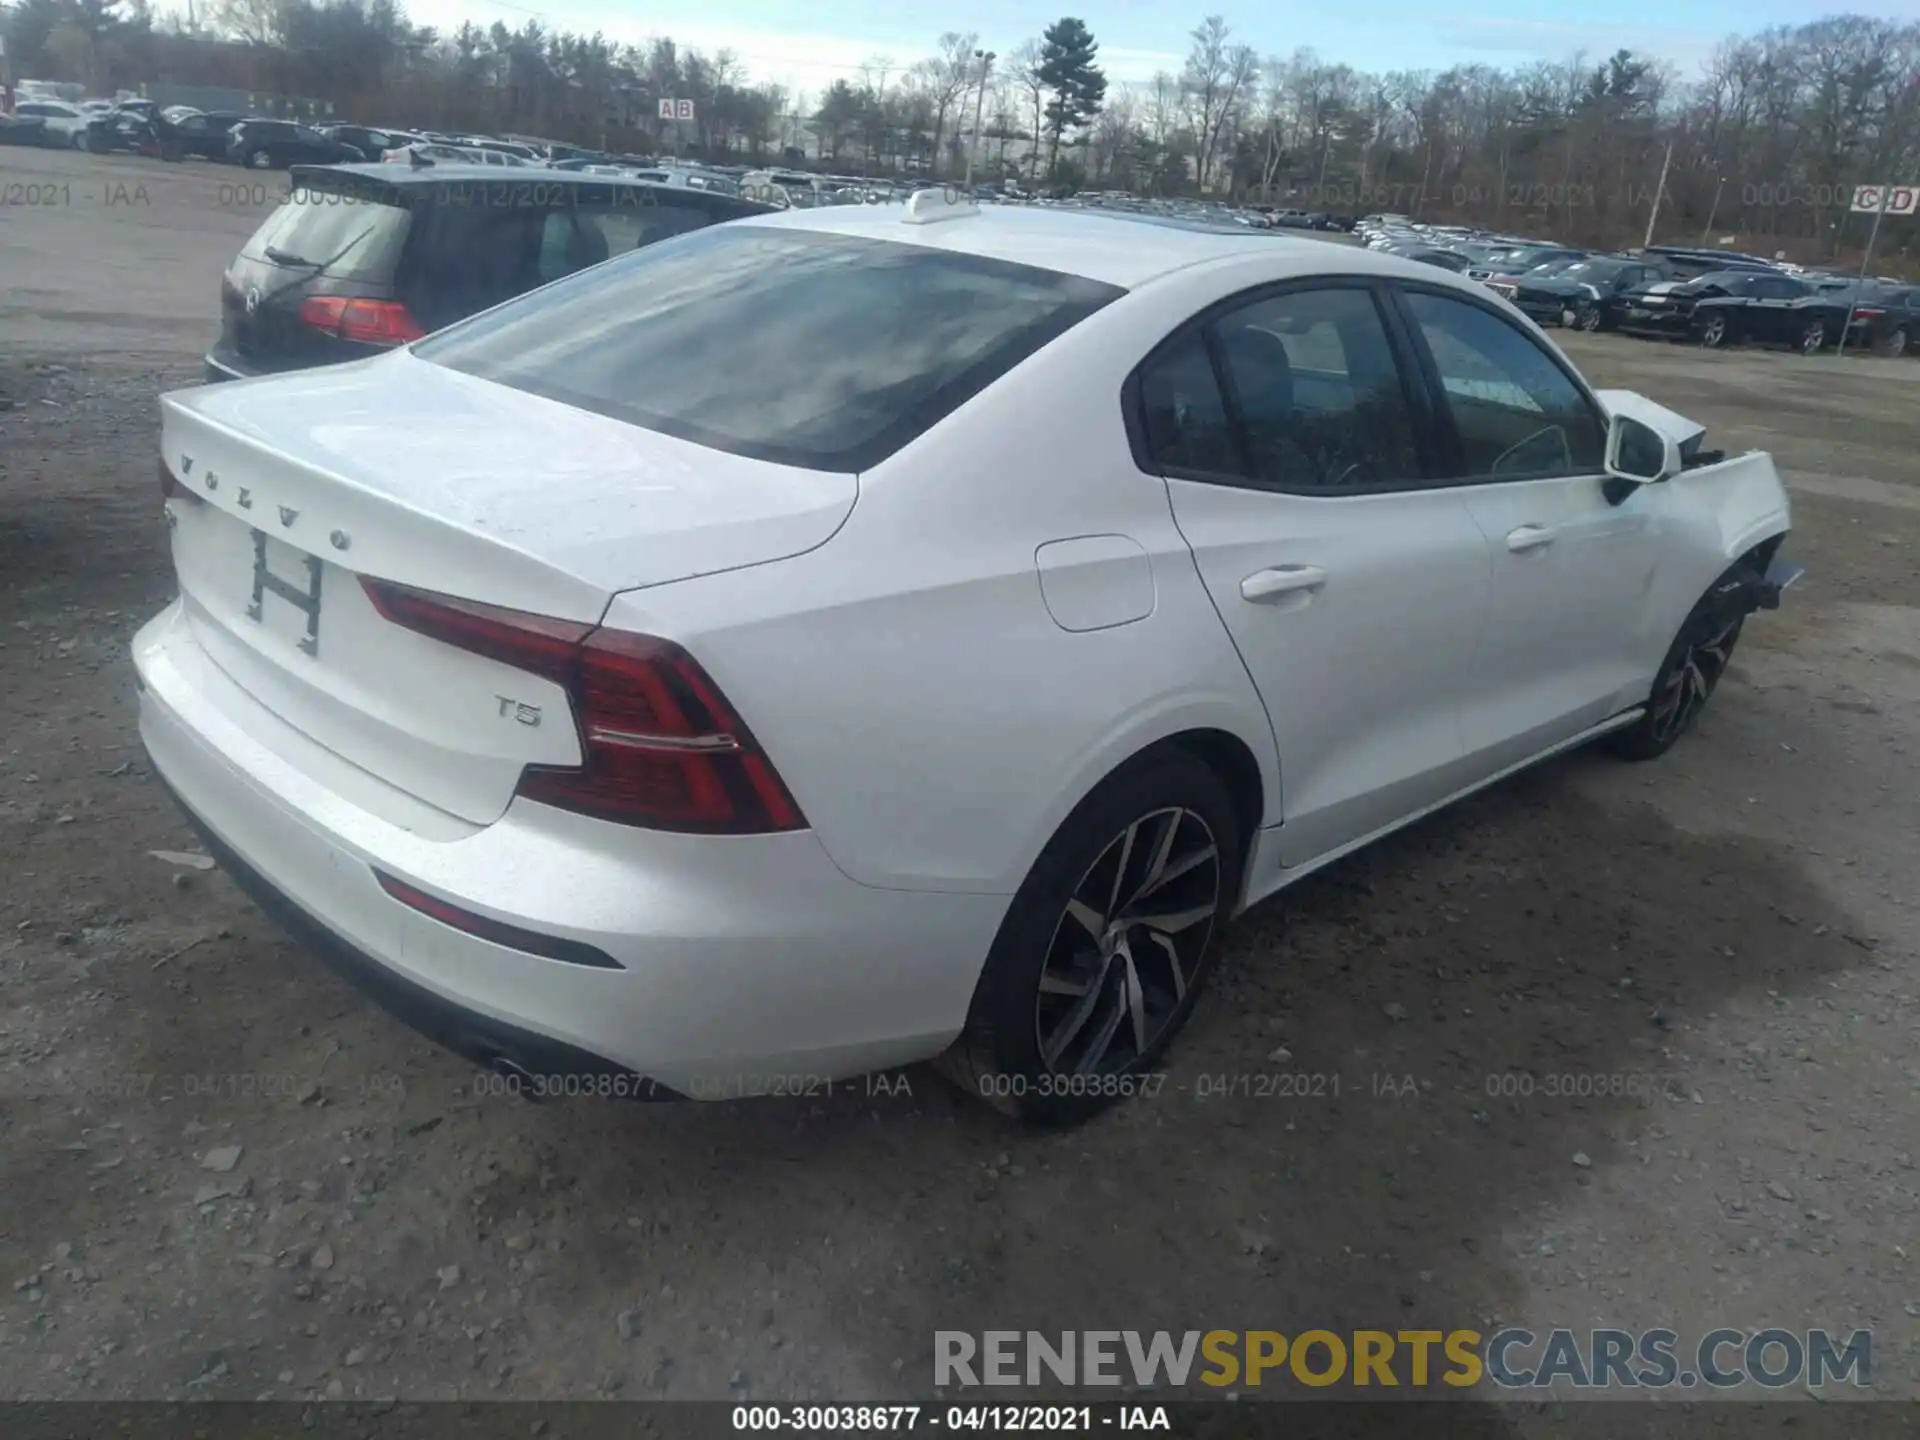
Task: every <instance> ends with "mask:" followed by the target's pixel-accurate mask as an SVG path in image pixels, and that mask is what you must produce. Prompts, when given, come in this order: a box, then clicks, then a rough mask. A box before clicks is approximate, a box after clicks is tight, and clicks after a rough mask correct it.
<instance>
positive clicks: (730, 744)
mask: <svg viewBox="0 0 1920 1440" xmlns="http://www.w3.org/2000/svg"><path fill="white" fill-rule="evenodd" d="M361 584H362V586H363V587H364V588H365V589H366V592H367V595H368V598H369V599H371V600H372V602H373V605H374V608H375V609H376V610H378V611H379V612H380V614H381V615H383V616H385V617H386V618H387V619H388V620H390V621H392V622H393V623H394V624H396V625H402V626H405V627H406V628H407V629H409V630H412V631H415V632H416V633H418V634H421V635H426V636H429V637H431V638H432V639H435V640H439V641H441V642H442V643H444V644H448V645H452V646H454V647H456V648H458V649H461V650H465V651H467V652H468V653H470V654H475V655H484V656H487V657H488V658H490V659H494V660H498V661H500V662H501V663H502V664H505V665H511V666H513V667H514V668H516V669H519V670H526V671H530V672H532V673H534V674H537V675H543V676H545V677H546V678H548V679H550V680H553V681H555V682H556V683H558V684H560V685H562V686H564V687H565V688H566V691H567V695H568V697H569V699H570V700H571V701H572V704H573V713H574V721H575V723H576V725H577V726H578V728H579V731H580V746H581V752H582V754H583V756H584V760H583V762H582V763H581V764H580V765H577V766H547V765H530V766H528V767H527V769H526V770H525V771H524V772H523V773H522V775H521V777H520V785H519V788H518V790H517V792H516V793H518V794H519V795H521V796H524V797H525V798H527V799H529V800H537V801H540V802H541V803H542V804H546V805H553V806H557V807H558V808H560V809H563V810H571V811H574V812H576V813H578V814H583V815H592V816H595V817H596V818H598V819H602V820H610V821H614V822H615V823H618V824H623V825H638V826H642V827H645V828H647V829H652V830H677V831H686V832H692V833H697V834H712V835H749V834H767V833H771V832H776V831H784V830H802V829H805V828H806V820H805V818H804V817H803V816H802V815H801V813H800V807H799V806H798V805H796V804H795V803H794V800H793V796H792V795H791V794H790V793H788V790H787V787H786V784H785V783H784V782H783V781H782V780H781V779H780V776H779V774H778V772H776V771H775V769H774V767H773V763H772V762H771V761H770V760H769V759H768V758H767V756H766V753H765V752H764V751H763V750H762V749H761V748H760V745H759V743H758V742H757V741H756V740H755V739H754V738H753V735H752V733H751V732H750V731H749V730H748V729H747V726H746V723H745V722H744V721H743V720H741V718H740V717H739V715H738V714H736V713H735V711H734V709H733V707H732V705H731V704H729V703H728V701H727V699H726V697H725V696H724V695H722V694H721V693H720V688H719V686H717V685H715V684H714V682H713V679H712V677H711V676H709V675H708V674H707V673H706V671H705V670H703V669H702V668H701V667H700V665H699V663H698V662H697V661H696V660H695V659H694V658H693V657H692V656H691V655H689V654H688V653H687V652H686V651H685V650H683V649H681V648H680V647H679V646H678V645H675V644H674V643H673V642H672V641H670V640H661V639H658V638H656V637H655V636H652V635H636V634H631V633H628V632H625V631H618V630H605V629H601V628H598V627H596V626H592V625H585V624H580V623H577V622H573V621H566V620H553V619H549V618H547V617H545V616H540V615H529V614H526V613H524V612H521V611H517V610H504V609H501V608H499V607H497V606H492V605H482V604H480V603H478V602H475V601H469V600H460V599H455V598H454V597H452V596H447V595H434V594H429V593H427V592H425V591H421V590H415V589H412V588H410V587H408V586H404V585H396V584H393V583H392V582H390V581H385V580H374V579H369V578H366V577H364V576H363V577H362V579H361Z"/></svg>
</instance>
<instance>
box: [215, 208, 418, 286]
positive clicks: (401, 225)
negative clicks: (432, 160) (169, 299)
mask: <svg viewBox="0 0 1920 1440" xmlns="http://www.w3.org/2000/svg"><path fill="white" fill-rule="evenodd" d="M412 224H413V217H412V214H411V213H410V212H409V211H408V210H407V209H405V208H404V207H402V206H400V205H398V204H394V203H389V202H386V201H382V200H377V199H374V198H372V197H371V196H365V195H358V194H354V193H352V192H350V191H340V190H330V189H325V188H315V187H314V186H312V185H311V184H303V185H301V186H299V187H297V188H295V189H294V191H293V192H292V195H291V197H290V198H289V199H288V201H287V202H286V203H285V204H282V205H280V206H278V207H277V208H276V209H275V210H274V212H273V213H272V214H271V215H269V216H268V217H267V218H266V221H265V222H264V223H263V224H262V225H261V226H260V228H259V229H258V230H256V231H254V232H253V238H252V239H251V240H249V241H248V242H247V248H246V249H245V251H244V252H242V253H243V254H245V255H246V257H247V258H248V259H251V260H264V261H265V262H267V263H268V264H270V265H278V266H281V267H283V268H287V269H294V270H312V271H314V272H315V273H324V274H326V275H328V276H332V277H334V278H337V279H342V280H371V281H386V280H390V279H391V278H392V277H393V273H394V267H395V265H396V264H397V263H398V261H399V257H400V252H401V250H402V249H403V248H404V247H405V245H406V243H407V234H408V231H409V230H410V229H411V228H412Z"/></svg>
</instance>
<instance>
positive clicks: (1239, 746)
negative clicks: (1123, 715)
mask: <svg viewBox="0 0 1920 1440" xmlns="http://www.w3.org/2000/svg"><path fill="white" fill-rule="evenodd" d="M1266 738H1267V746H1268V751H1269V753H1271V749H1272V740H1271V736H1268V737H1266ZM1123 748H1124V747H1123ZM1169 752H1182V753H1185V754H1187V755H1190V756H1192V757H1193V758H1194V759H1196V760H1198V761H1199V762H1200V763H1201V764H1203V765H1205V766H1207V768H1208V769H1210V770H1212V771H1213V772H1214V774H1216V775H1217V776H1219V777H1220V781H1221V783H1222V784H1223V785H1224V786H1225V787H1226V791H1227V794H1228V796H1229V798H1230V799H1231V801H1232V803H1233V810H1234V821H1235V823H1236V824H1238V825H1239V827H1240V834H1239V836H1238V837H1237V838H1238V840H1239V844H1240V853H1239V855H1238V856H1237V857H1235V868H1236V870H1237V871H1238V873H1239V880H1238V882H1237V883H1238V888H1237V892H1236V897H1235V904H1236V907H1237V905H1238V903H1239V898H1240V896H1243V895H1244V894H1245V890H1246V876H1247V868H1248V866H1249V865H1250V864H1251V863H1252V860H1253V854H1254V841H1255V839H1256V837H1257V836H1258V835H1259V833H1260V831H1261V829H1262V828H1263V827H1264V825H1265V822H1266V815H1267V797H1268V794H1269V787H1270V784H1272V783H1273V782H1275V781H1277V779H1278V776H1277V773H1276V774H1275V776H1274V777H1272V780H1270V778H1269V776H1268V775H1267V774H1266V773H1265V771H1263V769H1262V767H1261V764H1260V759H1259V755H1258V753H1257V752H1256V750H1255V748H1254V746H1253V744H1252V743H1250V742H1249V741H1248V739H1247V737H1246V736H1245V735H1242V734H1240V733H1238V732H1237V731H1236V730H1233V729H1229V728H1227V727H1226V726H1225V725H1223V724H1220V723H1206V722H1196V723H1193V724H1189V725H1187V726H1184V727H1181V728H1169V729H1168V730H1166V731H1165V733H1162V734H1160V735H1158V736H1156V737H1154V738H1152V739H1146V738H1144V737H1136V738H1135V740H1134V741H1133V742H1132V748H1131V749H1128V750H1125V753H1121V754H1119V755H1118V758H1114V757H1113V756H1112V755H1109V756H1108V757H1107V758H1106V760H1105V763H1103V764H1100V765H1096V766H1091V767H1089V769H1088V771H1087V772H1086V773H1085V774H1084V775H1083V776H1082V777H1081V779H1080V783H1079V784H1078V785H1077V786H1075V787H1074V790H1073V791H1072V792H1071V795H1072V798H1071V800H1070V802H1069V803H1068V804H1067V805H1066V806H1065V808H1064V809H1063V810H1062V811H1061V812H1060V813H1059V814H1058V815H1057V816H1055V817H1053V819H1052V823H1051V824H1049V825H1048V826H1047V827H1046V832H1045V834H1043V835H1042V836H1041V837H1040V838H1039V842H1038V844H1036V845H1034V846H1033V847H1031V849H1032V854H1031V855H1029V856H1028V857H1027V871H1028V873H1031V871H1032V867H1033V865H1034V863H1036V862H1037V861H1038V859H1039V857H1040V855H1041V854H1042V853H1043V852H1044V851H1045V850H1046V848H1047V846H1048V845H1050V844H1052V843H1053V839H1054V837H1055V836H1056V835H1058V834H1059V833H1060V832H1061V830H1062V829H1064V828H1065V827H1066V826H1067V825H1068V824H1069V823H1070V822H1071V821H1072V819H1073V817H1074V816H1075V815H1077V814H1078V813H1079V812H1080V811H1081V810H1082V809H1083V808H1084V807H1085V806H1086V805H1087V804H1088V803H1089V802H1090V801H1091V800H1093V799H1094V797H1095V796H1097V795H1098V794H1099V793H1100V792H1101V791H1102V790H1104V789H1105V788H1106V787H1107V786H1108V785H1110V784H1112V783H1114V782H1115V781H1116V780H1118V779H1120V778H1121V777H1123V776H1125V775H1126V774H1127V772H1128V771H1130V770H1133V769H1136V768H1138V767H1139V766H1142V765H1145V764H1149V763H1151V762H1152V760H1153V759H1154V757H1155V756H1158V755H1164V754H1167V753H1169ZM1096 772H1097V773H1096ZM1276 793H1277V792H1276Z"/></svg>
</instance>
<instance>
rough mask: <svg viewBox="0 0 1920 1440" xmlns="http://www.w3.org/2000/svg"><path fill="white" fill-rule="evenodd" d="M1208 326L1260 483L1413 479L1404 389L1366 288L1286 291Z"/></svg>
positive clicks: (1330, 484) (1414, 460) (1315, 486)
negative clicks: (1212, 327)
mask: <svg viewBox="0 0 1920 1440" xmlns="http://www.w3.org/2000/svg"><path fill="white" fill-rule="evenodd" d="M1214 325H1215V329H1216V331H1217V333H1218V335H1219V337H1220V353H1221V355H1222V356H1223V357H1224V358H1225V360H1226V366H1227V375H1228V378H1229V380H1230V382H1231V384H1232V386H1233V395H1234V399H1235V401H1236V402H1237V403H1238V405H1239V407H1240V418H1241V424H1242V426H1243V427H1244V429H1245V433H1246V437H1247V448H1248V450H1249V452H1250V453H1251V455H1252V459H1253V471H1254V478H1255V479H1256V480H1258V481H1260V482H1262V483H1263V484H1266V485H1271V486H1273V487H1274V488H1276V489H1281V490H1305V491H1338V490H1351V489H1356V488H1369V487H1377V486H1383V485H1396V484H1407V483H1418V478H1419V475H1420V466H1419V459H1418V457H1417V455H1416V454H1415V451H1414V444H1413V420H1412V415H1411V413H1410V411H1409V410H1408V407H1407V397H1406V391H1405V389H1404V387H1403V386H1402V385H1401V383H1400V370H1399V366H1398V364H1397V362H1396V361H1395V360H1394V356H1393V348H1392V346H1391V345H1390V344H1389V343H1388V340H1387V332H1386V327H1385V326H1384V325H1383V324H1382V322H1381V319H1380V312H1379V311H1378V309H1376V308H1375V306H1374V302H1373V296H1372V295H1370V294H1369V293H1368V292H1367V291H1366V290H1363V289H1358V288H1346V287H1339V288H1331V289H1325V290H1297V291H1290V292H1287V293H1284V294H1280V295H1276V296H1273V297H1272V298H1271V299H1267V300H1260V301H1256V302H1255V303H1253V304H1251V305H1248V306H1245V307H1244V308H1242V309H1238V310H1234V311H1232V312H1230V313H1228V314H1226V315H1223V316H1221V317H1220V319H1218V320H1217V321H1215V322H1214Z"/></svg>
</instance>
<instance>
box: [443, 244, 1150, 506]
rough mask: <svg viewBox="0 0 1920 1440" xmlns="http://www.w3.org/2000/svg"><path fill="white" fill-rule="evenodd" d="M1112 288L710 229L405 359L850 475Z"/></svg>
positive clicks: (1026, 270) (922, 255) (912, 251)
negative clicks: (413, 358) (414, 358)
mask: <svg viewBox="0 0 1920 1440" xmlns="http://www.w3.org/2000/svg"><path fill="white" fill-rule="evenodd" d="M1121 293H1123V292H1121V291H1119V290H1117V289H1115V288H1114V287H1112V286H1109V285H1102V284H1098V283H1097V282H1094V281H1090V280H1084V279H1080V278H1077V277H1073V276H1067V275H1061V274H1058V273H1056V272H1053V271H1049V270H1040V269H1035V268H1032V267H1029V266H1024V265H1013V264H1007V263H1005V262H1000V261H990V260H983V259H980V258H977V257H974V256H968V255H961V254H956V253H953V252H949V251H942V250H931V249H925V248H922V247H920V246H915V245H902V244H894V243H891V242H888V241H880V240H867V239H857V238H854V237H851V236H826V235H816V234H805V233H802V232H796V231H787V230H779V229H772V228H768V227H763V226H757V225H740V226H726V225H722V226H712V227H709V228H707V229H704V230H700V231H697V232H695V233H693V234H690V235H682V236H679V237H677V238H675V239H672V240H668V241H665V242H664V243H662V244H659V245H652V246H648V247H647V248H646V249H643V250H640V251H637V252H635V253H633V254H630V255H627V256H623V257H622V258H621V259H619V260H617V261H615V262H614V263H612V264H608V265H604V266H601V267H599V268H597V269H594V270H592V271H590V272H588V273H586V274H583V275H579V276H575V277H572V278H570V279H567V280H564V281H562V282H560V283H559V284H557V285H554V286H552V287H550V288H549V289H546V290H543V291H540V292H539V293H537V294H534V295H529V296H527V297H525V298H524V299H522V300H520V301H518V302H516V303H514V304H511V305H507V306H503V307H502V308H501V309H500V310H498V311H497V312H495V313H494V314H491V315H483V316H479V317H476V318H475V319H474V320H472V321H471V322H469V323H467V324H464V325H461V326H459V327H457V328H455V329H453V330H451V331H449V332H447V333H446V334H444V335H439V336H435V337H433V338H432V339H430V340H428V341H426V342H423V344H422V345H421V346H420V347H419V349H418V350H417V352H416V353H418V354H419V355H421V356H422V357H423V358H426V359H430V360H433V361H435V362H437V363H439V364H442V365H446V366H449V367H451V368H453V369H456V370H461V371H464V372H466V373H468V374H471V375H477V376H479V377H480V378H482V379H485V380H491V381H494V382H496V383H499V384H502V385H511V386H514V387H515V388H517V389H522V390H527V391H530V392H532V393H534V394H538V395H545V396H547V397H549V398H551V399H555V400H559V401H562V402H563V403H566V404H569V405H575V406H579V407H580V408H582V409H587V410H593V411H597V412H599V413H601V414H606V415H611V416H614V417H615V418H617V419H621V420H625V421H627V422H628V423H630V424H634V425H640V426H644V427H646V428H648V429H653V430H660V431H663V432H665V433H667V434H670V435H677V436H680V437H681V438H684V439H688V440H692V441H695V442H697V443H700V444H704V445H711V446H714V447H716V448H718V449H723V450H730V451H734V452H736V453H739V454H744V455H752V456H756V457H758V458H761V459H766V460H772V461H776V462H779V463H783V464H791V465H800V466H806V467H808V468H811V469H819V470H861V469H865V468H867V467H868V466H870V465H873V464H876V463H878V462H879V461H880V460H882V459H884V458H885V457H886V456H887V455H889V454H891V453H892V452H893V451H894V450H896V449H898V448H899V447H900V446H901V445H904V444H905V443H907V441H909V440H911V439H912V438H913V437H914V436H915V435H918V434H919V433H920V432H921V431H923V430H924V429H926V428H927V427H928V426H929V425H931V424H933V423H934V422H935V421H936V420H938V419H939V418H940V417H941V416H943V415H945V414H946V413H948V412H949V411H951V410H952V409H954V408H955V407H956V406H958V405H959V404H961V403H962V402H963V401H965V400H966V399H967V398H968V397H969V396H971V395H973V394H975V393H977V392H978V391H979V390H981V389H983V388H984V387H985V386H987V385H988V384H990V383H992V382H993V381H994V380H995V379H997V378H999V377H1000V376H1001V375H1003V374H1004V373H1005V372H1006V371H1007V370H1009V369H1011V368H1012V367H1013V366H1015V365H1017V364H1018V363H1019V362H1020V361H1021V360H1023V359H1025V358H1026V357H1027V356H1028V355H1030V354H1032V353H1033V352H1034V351H1035V350H1038V349H1039V348H1040V347H1041V346H1042V345H1045V344H1046V343H1047V342H1048V341H1050V340H1052V339H1054V338H1055V337H1056V336H1058V335H1060V334H1061V333H1063V332H1064V331H1066V330H1067V329H1069V328H1071V327H1072V326H1073V325H1075V324H1077V323H1078V322H1079V321H1080V320H1082V319H1084V318H1085V317H1086V316H1087V315H1089V314H1091V313H1092V312H1093V311H1094V310H1096V309H1098V308H1099V307H1100V306H1102V305H1105V304H1107V303H1108V302H1109V301H1111V300H1113V299H1114V298H1116V297H1117V296H1118V295H1120V294H1121Z"/></svg>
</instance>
